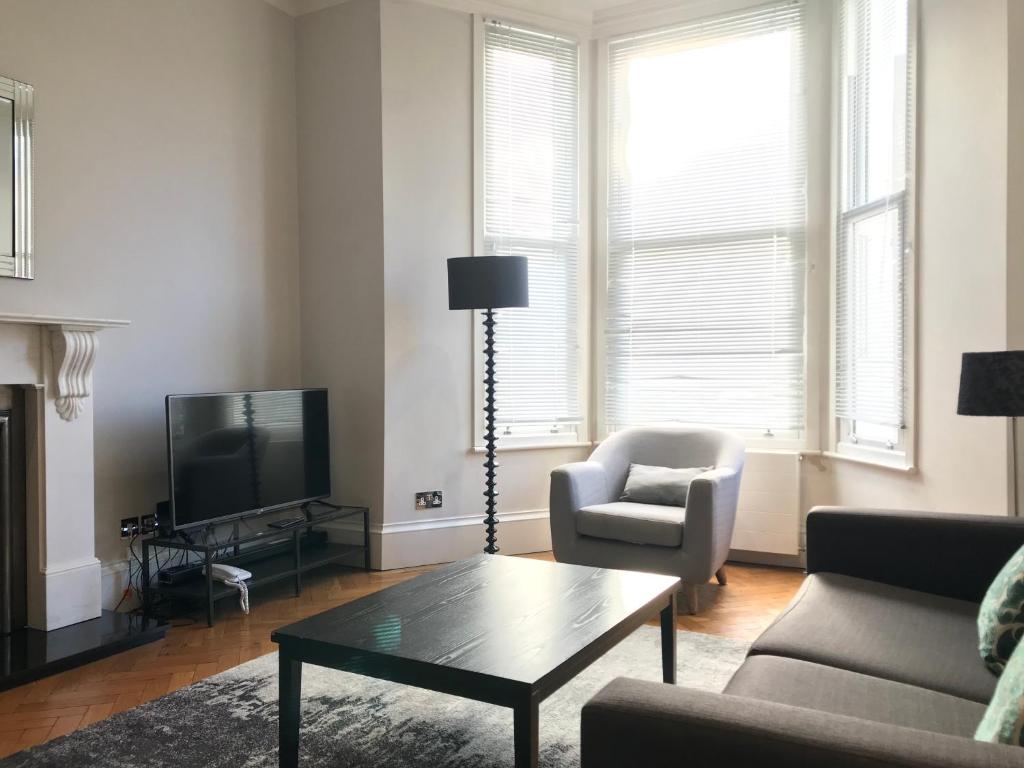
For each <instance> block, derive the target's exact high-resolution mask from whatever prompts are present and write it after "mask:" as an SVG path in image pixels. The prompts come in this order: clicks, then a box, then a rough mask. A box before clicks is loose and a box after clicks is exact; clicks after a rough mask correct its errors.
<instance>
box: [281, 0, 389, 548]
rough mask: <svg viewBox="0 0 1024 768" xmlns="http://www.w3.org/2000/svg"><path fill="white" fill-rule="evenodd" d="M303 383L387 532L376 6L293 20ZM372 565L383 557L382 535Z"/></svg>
mask: <svg viewBox="0 0 1024 768" xmlns="http://www.w3.org/2000/svg"><path fill="white" fill-rule="evenodd" d="M296 23H297V47H298V57H297V58H298V63H297V68H296V73H297V77H298V84H299V85H298V125H299V129H298V136H299V210H300V217H299V227H300V233H301V235H300V240H301V245H300V251H301V263H300V269H301V284H302V302H301V329H302V330H301V333H302V349H303V356H302V379H303V384H304V385H305V386H324V387H328V388H330V391H331V402H330V408H331V441H332V445H331V452H332V459H333V462H334V466H333V467H332V473H331V474H332V477H331V480H332V487H333V489H334V498H335V499H339V500H343V501H344V502H345V503H346V504H365V505H368V506H369V507H370V510H371V527H372V528H374V529H378V530H379V528H380V526H381V524H382V522H383V520H384V517H383V514H382V513H383V510H384V504H383V489H384V466H385V464H384V393H385V385H386V383H387V382H386V381H385V369H384V318H385V309H386V306H385V301H386V298H385V294H384V244H383V238H384V223H383V208H382V180H381V77H380V57H381V42H380V39H381V38H380V5H379V2H378V1H377V0H352V2H347V3H343V4H341V5H337V6H334V7H332V8H327V9H325V10H322V11H319V12H317V13H311V14H308V15H305V16H301V17H299V18H298V19H297V22H296ZM373 550H374V551H373V553H372V561H373V563H374V565H375V566H378V565H379V564H380V551H379V536H374V537H373Z"/></svg>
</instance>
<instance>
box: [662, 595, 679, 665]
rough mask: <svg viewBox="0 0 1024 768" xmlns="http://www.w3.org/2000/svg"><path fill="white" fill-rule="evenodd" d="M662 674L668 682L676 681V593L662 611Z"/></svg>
mask: <svg viewBox="0 0 1024 768" xmlns="http://www.w3.org/2000/svg"><path fill="white" fill-rule="evenodd" d="M661 675H662V679H664V681H665V682H666V683H672V684H673V685H674V684H675V682H676V593H675V592H673V593H672V596H671V597H670V598H669V599H668V605H667V606H666V607H665V608H663V609H662V611H661Z"/></svg>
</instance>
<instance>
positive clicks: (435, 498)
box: [416, 491, 443, 509]
mask: <svg viewBox="0 0 1024 768" xmlns="http://www.w3.org/2000/svg"><path fill="white" fill-rule="evenodd" d="M442 505H443V499H442V496H441V491H419V492H418V493H417V494H416V509H437V508H438V507H440V506H442Z"/></svg>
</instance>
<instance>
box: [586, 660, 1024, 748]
mask: <svg viewBox="0 0 1024 768" xmlns="http://www.w3.org/2000/svg"><path fill="white" fill-rule="evenodd" d="M581 747H582V765H581V768H622V767H623V766H644V768H670V767H671V768H679V766H685V768H722V766H727V765H735V766H746V767H748V768H792V766H801V768H818V767H819V766H820V768H954V767H955V768H982V766H984V768H1004V767H1005V768H1010V766H1018V767H1019V766H1020V764H1021V751H1020V747H1011V746H1006V745H1002V744H989V743H986V742H977V741H974V740H972V739H966V738H962V737H957V736H949V735H946V734H939V733H925V732H923V731H917V730H914V729H911V728H902V727H899V726H895V725H887V724H884V723H875V722H871V721H869V720H861V719H859V718H855V717H847V716H842V715H833V714H829V713H825V712H820V711H817V710H812V709H803V708H801V707H792V706H789V705H786V704H778V703H775V702H771V701H761V700H757V699H747V698H743V697H740V696H730V695H727V694H720V693H707V692H705V691H696V690H691V689H688V688H680V687H678V686H673V685H665V684H662V683H651V682H644V681H639V680H630V679H627V678H619V679H618V680H615V681H613V682H612V683H610V684H608V685H607V686H605V688H604V689H603V690H601V691H599V692H598V693H597V694H596V695H595V696H594V697H593V698H592V699H591V700H590V701H589V702H588V703H587V704H586V705H585V706H584V707H583V724H582V744H581Z"/></svg>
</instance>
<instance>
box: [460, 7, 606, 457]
mask: <svg viewBox="0 0 1024 768" xmlns="http://www.w3.org/2000/svg"><path fill="white" fill-rule="evenodd" d="M488 21H495V22H499V23H503V24H508V25H510V26H514V27H517V28H520V29H528V30H534V31H537V32H540V33H543V34H557V35H558V36H560V37H563V38H566V39H568V40H573V41H574V42H575V43H576V45H577V51H578V56H579V58H578V71H579V81H578V83H577V105H578V107H577V108H578V116H579V119H578V123H577V146H576V151H577V155H578V157H577V167H578V168H579V180H578V182H579V186H578V189H579V194H578V199H577V201H576V206H577V217H578V221H579V228H578V244H577V247H578V252H579V256H578V262H579V270H578V275H577V286H576V289H577V291H578V298H579V300H578V302H577V314H578V317H577V328H578V349H579V357H578V361H579V375H578V377H577V378H578V383H577V386H578V389H579V393H578V396H579V402H580V413H581V414H582V419H581V421H580V423H579V424H578V425H576V429H575V430H573V429H571V428H567V429H566V430H565V431H561V432H557V433H553V432H544V431H542V430H540V429H537V428H536V427H537V426H540V425H524V429H522V430H521V431H520V432H519V433H518V434H517V433H516V432H514V431H513V432H511V433H505V434H503V433H501V430H500V429H499V434H498V441H497V449H498V450H499V451H501V450H503V449H504V450H524V449H531V448H565V447H572V446H580V445H590V444H591V443H590V439H591V438H590V435H591V423H592V416H591V408H590V398H589V395H590V391H591V384H590V381H591V376H592V373H591V364H590V363H591V361H590V348H591V342H590V338H591V336H592V329H591V296H590V291H589V290H587V286H589V284H590V280H591V277H590V275H591V272H592V268H593V267H592V251H591V238H590V226H591V220H590V200H591V195H590V192H591V186H590V185H591V181H590V180H591V174H592V171H591V164H592V157H591V154H590V140H589V137H590V80H591V78H590V74H589V72H590V55H589V54H590V46H589V45H588V44H587V43H588V40H587V39H586V38H585V37H583V36H581V35H580V34H578V33H576V32H572V31H566V30H564V29H552V28H547V27H540V26H537V25H534V24H529V23H524V22H522V21H519V20H517V19H514V18H507V17H505V16H499V15H494V14H480V13H474V14H473V159H472V168H473V212H472V219H473V253H474V254H482V253H484V67H485V58H486V48H485V41H484V30H485V25H486V24H487V22H488ZM472 317H473V344H472V355H473V418H472V422H471V423H472V425H473V426H472V435H471V436H470V439H471V442H470V446H471V448H470V450H471V452H479V451H480V450H482V447H483V445H484V442H485V440H484V436H485V432H486V420H485V418H484V413H483V406H484V400H485V395H484V384H483V380H484V375H485V373H484V359H483V349H484V332H483V325H482V323H483V317H484V312H483V311H482V310H473V312H472ZM496 333H498V334H500V333H501V324H500V322H499V323H498V325H497V326H496ZM499 406H500V404H499Z"/></svg>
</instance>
